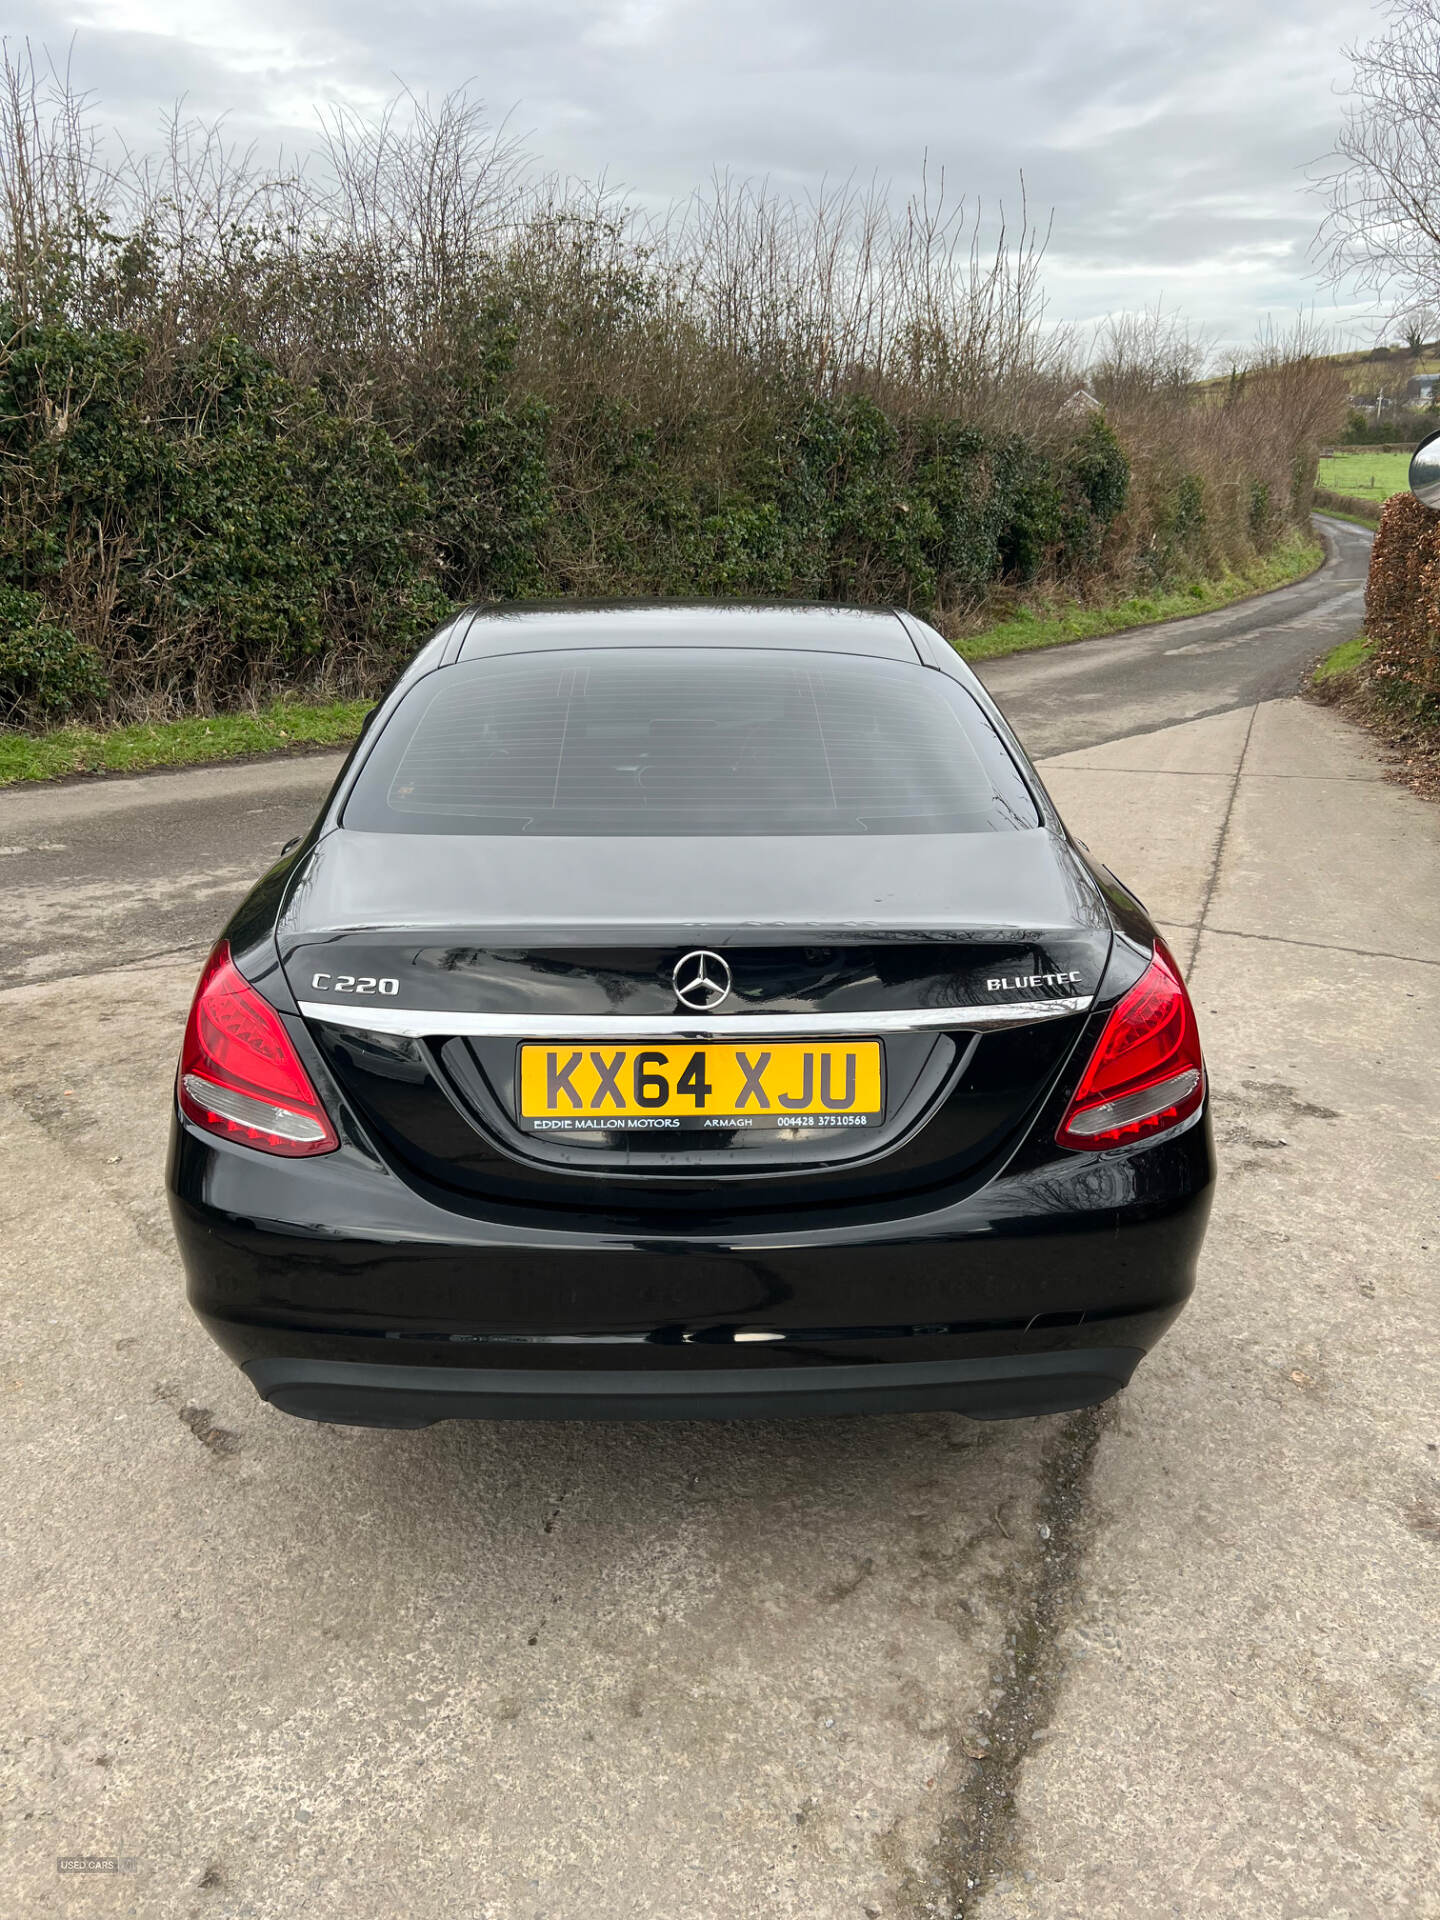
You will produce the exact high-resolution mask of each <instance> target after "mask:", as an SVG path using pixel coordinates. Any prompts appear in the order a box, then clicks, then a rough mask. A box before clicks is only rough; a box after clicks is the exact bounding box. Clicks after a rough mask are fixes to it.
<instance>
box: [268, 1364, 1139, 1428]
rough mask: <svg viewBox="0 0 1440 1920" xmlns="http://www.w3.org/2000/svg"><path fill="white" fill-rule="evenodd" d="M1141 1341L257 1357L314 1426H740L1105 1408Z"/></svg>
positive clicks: (274, 1387)
mask: <svg viewBox="0 0 1440 1920" xmlns="http://www.w3.org/2000/svg"><path fill="white" fill-rule="evenodd" d="M1141 1357H1142V1356H1141V1349H1140V1348H1139V1347H1081V1348H1074V1349H1071V1350H1070V1351H1068V1352H1059V1353H1032V1354H1005V1355H1001V1356H998V1357H994V1358H989V1359H972V1360H918V1361H909V1362H905V1363H902V1364H900V1365H875V1366H863V1367H856V1366H843V1365H842V1366H820V1367H813V1366H812V1367H787V1366H776V1367H769V1368H766V1369H765V1370H764V1371H763V1372H759V1371H750V1372H742V1371H738V1370H736V1369H733V1368H723V1369H722V1368H710V1369H707V1370H706V1371H704V1372H701V1371H699V1370H691V1371H688V1372H684V1373H657V1372H656V1371H654V1370H653V1369H646V1368H629V1369H623V1370H622V1369H614V1370H606V1371H603V1372H600V1371H591V1372H580V1371H569V1370H567V1371H564V1372H561V1371H558V1370H556V1369H553V1368H549V1369H547V1368H531V1367H524V1368H521V1367H484V1368H482V1367H407V1366H391V1365H387V1364H384V1363H379V1362H363V1361H334V1360H331V1361H326V1360H296V1359H289V1360H251V1361H249V1362H248V1363H247V1364H246V1366H245V1372H246V1374H247V1375H248V1376H249V1378H250V1381H251V1383H252V1384H253V1385H254V1387H255V1388H256V1389H257V1391H258V1392H259V1394H260V1396H261V1398H262V1399H265V1400H268V1401H269V1402H270V1404H271V1405H272V1406H276V1407H279V1408H280V1409H281V1410H282V1411H283V1412H285V1413H293V1414H297V1415H299V1416H300V1417H301V1418H302V1419H306V1420H325V1421H332V1422H335V1423H337V1424H339V1425H343V1426H360V1427H428V1426H431V1425H433V1424H434V1422H435V1421H437V1420H457V1419H459V1420H738V1419H782V1418H783V1419H790V1418H792V1417H794V1416H795V1415H797V1414H799V1415H803V1414H840V1413H920V1412H934V1411H945V1412H954V1413H967V1414H969V1415H970V1416H971V1417H972V1418H973V1419H977V1420H1014V1419H1021V1418H1023V1417H1025V1416H1026V1415H1031V1414H1040V1413H1068V1412H1071V1411H1073V1410H1074V1409H1075V1408H1077V1407H1090V1406H1094V1405H1095V1404H1096V1403H1097V1402H1098V1401H1101V1400H1106V1399H1108V1398H1109V1397H1110V1395H1111V1394H1112V1393H1117V1392H1118V1391H1119V1390H1120V1388H1121V1387H1123V1386H1125V1385H1126V1383H1127V1382H1128V1381H1129V1378H1130V1375H1131V1374H1132V1373H1133V1372H1134V1370H1135V1367H1136V1364H1137V1362H1138V1361H1139V1360H1140V1358H1141Z"/></svg>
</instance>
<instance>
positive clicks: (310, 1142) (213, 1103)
mask: <svg viewBox="0 0 1440 1920" xmlns="http://www.w3.org/2000/svg"><path fill="white" fill-rule="evenodd" d="M176 1093H177V1096H178V1098H179V1101H180V1109H181V1111H182V1113H184V1115H185V1117H186V1118H187V1119H188V1120H193V1121H194V1123H195V1125H196V1126H197V1127H204V1128H205V1130H206V1132H207V1133H217V1134H219V1136H220V1137H221V1139H222V1140H234V1141H236V1142H238V1144H239V1145H241V1146H243V1147H255V1148H258V1150H259V1151H260V1152H261V1153H280V1154H285V1155H286V1156H288V1157H290V1158H296V1157H298V1156H300V1155H302V1154H307V1153H332V1152H333V1151H334V1149H335V1148H336V1147H338V1146H339V1144H340V1142H339V1140H338V1139H337V1138H336V1135H335V1129H334V1127H332V1126H331V1124H330V1116H329V1115H328V1114H327V1113H326V1111H325V1109H324V1107H322V1106H321V1104H320V1099H319V1096H318V1094H317V1093H316V1092H315V1089H314V1087H312V1086H311V1084H310V1076H309V1075H308V1074H307V1073H306V1071H305V1069H304V1067H303V1066H302V1065H301V1064H300V1060H299V1057H298V1056H297V1054H296V1052H295V1049H294V1047H293V1046H291V1044H290V1036H289V1034H287V1033H286V1031H285V1029H284V1027H283V1026H282V1025H281V1023H280V1016H279V1015H278V1014H277V1013H276V1011H275V1009H274V1008H273V1007H272V1006H270V1005H269V1004H268V1002H266V1001H264V1000H262V999H261V997H260V995H259V994H258V993H257V992H256V991H255V989H254V988H253V987H252V986H251V985H250V983H249V981H248V980H247V979H246V978H245V977H244V975H243V974H242V973H241V972H240V971H239V969H238V968H237V967H236V965H235V962H234V961H233V960H232V959H231V958H230V948H229V945H228V943H227V942H226V941H224V940H222V941H221V942H220V944H219V946H218V947H216V949H215V951H214V952H213V953H212V954H211V956H210V958H209V959H208V960H207V961H206V963H205V971H204V973H202V974H201V976H200V984H199V986H198V987H197V988H196V989H195V998H194V1000H193V1001H192V1002H191V1006H190V1018H189V1020H188V1021H187V1022H186V1025H185V1044H184V1046H183V1047H182V1048H181V1050H180V1075H179V1081H178V1084H177V1087H176Z"/></svg>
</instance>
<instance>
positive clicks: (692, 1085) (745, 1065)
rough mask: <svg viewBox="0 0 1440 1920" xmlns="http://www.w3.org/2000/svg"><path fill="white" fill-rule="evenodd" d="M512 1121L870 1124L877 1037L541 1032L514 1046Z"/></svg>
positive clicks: (557, 1125)
mask: <svg viewBox="0 0 1440 1920" xmlns="http://www.w3.org/2000/svg"><path fill="white" fill-rule="evenodd" d="M519 1051H520V1059H519V1072H518V1073H517V1075H516V1084H517V1088H518V1102H517V1104H518V1113H517V1116H516V1117H517V1119H518V1121H519V1124H520V1125H521V1126H522V1127H523V1128H525V1129H526V1130H527V1131H528V1132H532V1133H539V1134H562V1135H563V1134H566V1133H594V1132H597V1131H604V1132H607V1133H609V1132H622V1133H633V1132H656V1131H664V1132H692V1133H693V1132H701V1131H706V1130H712V1131H723V1132H735V1131H737V1130H740V1129H744V1130H747V1131H748V1130H750V1129H752V1128H757V1129H758V1128H766V1129H771V1130H781V1129H783V1130H786V1131H796V1132H799V1131H804V1132H807V1133H808V1132H811V1131H819V1130H823V1129H828V1128H854V1127H878V1126H879V1125H880V1124H881V1122H882V1121H883V1119H884V1117H885V1063H884V1055H883V1052H882V1049H881V1045H880V1042H879V1041H878V1040H835V1041H823V1042H819V1041H813V1040H811V1041H777V1040H768V1041H767V1040H753V1041H750V1042H747V1044H745V1045H744V1046H740V1045H731V1044H728V1043H726V1044H721V1043H716V1042H704V1043H697V1042H695V1041H675V1042H665V1043H658V1042H657V1043H651V1044H646V1043H644V1042H641V1043H639V1044H637V1045H633V1046H617V1045H616V1044H615V1043H614V1042H613V1041H598V1042H591V1041H587V1040H584V1039H578V1040H574V1041H545V1042H543V1043H531V1044H527V1045H523V1046H521V1048H520V1050H519Z"/></svg>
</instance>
